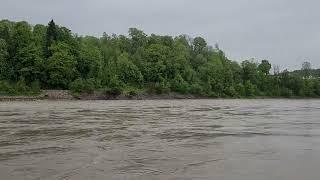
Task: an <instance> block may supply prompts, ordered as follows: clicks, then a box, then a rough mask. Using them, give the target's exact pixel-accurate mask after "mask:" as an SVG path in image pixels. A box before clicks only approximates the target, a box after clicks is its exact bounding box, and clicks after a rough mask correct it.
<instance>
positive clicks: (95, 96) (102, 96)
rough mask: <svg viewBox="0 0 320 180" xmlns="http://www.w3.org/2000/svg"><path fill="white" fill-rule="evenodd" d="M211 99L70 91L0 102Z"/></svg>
mask: <svg viewBox="0 0 320 180" xmlns="http://www.w3.org/2000/svg"><path fill="white" fill-rule="evenodd" d="M206 98H209V97H205V96H195V95H183V94H178V93H168V94H144V93H141V94H135V95H130V94H120V95H115V94H110V93H103V92H94V93H81V94H73V93H71V91H69V90H43V91H42V92H41V93H40V94H39V95H37V96H0V101H35V100H148V99H150V100H156V99H206Z"/></svg>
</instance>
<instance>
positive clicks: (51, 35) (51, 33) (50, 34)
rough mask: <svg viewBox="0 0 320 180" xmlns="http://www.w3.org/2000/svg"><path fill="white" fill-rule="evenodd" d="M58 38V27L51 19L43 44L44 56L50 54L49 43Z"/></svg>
mask: <svg viewBox="0 0 320 180" xmlns="http://www.w3.org/2000/svg"><path fill="white" fill-rule="evenodd" d="M57 39H58V28H57V25H56V24H55V22H54V21H53V20H51V21H50V22H49V24H48V27H47V31H46V46H45V54H46V57H49V56H51V55H52V53H51V52H50V47H51V45H52V44H53V43H54V42H55V41H56V40H57Z"/></svg>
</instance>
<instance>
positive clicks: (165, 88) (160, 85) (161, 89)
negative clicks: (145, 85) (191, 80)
mask: <svg viewBox="0 0 320 180" xmlns="http://www.w3.org/2000/svg"><path fill="white" fill-rule="evenodd" d="M154 88H155V90H156V93H157V94H164V93H169V92H170V83H168V82H167V81H161V82H157V83H156V84H155V87H154Z"/></svg>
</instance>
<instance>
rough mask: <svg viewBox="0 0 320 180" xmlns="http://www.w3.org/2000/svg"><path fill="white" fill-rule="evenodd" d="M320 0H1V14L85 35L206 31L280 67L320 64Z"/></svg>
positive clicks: (228, 47)
mask: <svg viewBox="0 0 320 180" xmlns="http://www.w3.org/2000/svg"><path fill="white" fill-rule="evenodd" d="M319 7H320V1H318V0H305V1H302V0H223V1H222V0H0V19H9V20H14V21H18V20H27V21H29V22H31V23H32V24H37V23H41V24H47V23H48V21H49V20H50V19H51V18H53V19H54V20H55V21H56V22H57V23H58V24H60V25H64V26H67V27H68V28H69V29H71V30H72V31H73V32H76V33H78V34H80V35H96V36H100V35H101V34H102V32H104V31H105V32H107V33H108V34H111V33H116V34H120V33H121V34H126V33H127V31H128V28H129V27H137V28H140V29H142V30H144V31H145V32H146V33H148V34H150V33H156V34H168V35H178V34H188V35H190V36H202V37H204V38H206V39H207V40H208V43H209V44H211V45H214V44H215V43H219V45H220V48H221V49H223V50H224V51H225V52H226V54H227V56H228V57H230V58H231V59H233V60H237V61H240V60H244V59H248V58H256V59H257V60H261V59H268V60H270V61H271V62H272V63H273V64H278V65H280V66H281V68H284V67H288V68H289V69H295V68H300V66H301V63H302V62H303V61H304V60H308V61H310V62H311V63H312V64H313V67H317V68H319V67H320V51H319V47H320V23H319V19H320V11H319Z"/></svg>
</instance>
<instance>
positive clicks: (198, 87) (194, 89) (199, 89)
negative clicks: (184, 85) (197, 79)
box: [189, 83, 203, 95]
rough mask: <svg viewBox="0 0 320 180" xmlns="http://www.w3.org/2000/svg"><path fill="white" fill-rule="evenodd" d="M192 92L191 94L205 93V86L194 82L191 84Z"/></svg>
mask: <svg viewBox="0 0 320 180" xmlns="http://www.w3.org/2000/svg"><path fill="white" fill-rule="evenodd" d="M189 91H190V93H191V94H197V95H198V94H203V88H202V86H201V85H200V84H197V83H196V84H192V85H191V86H190V90H189Z"/></svg>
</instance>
